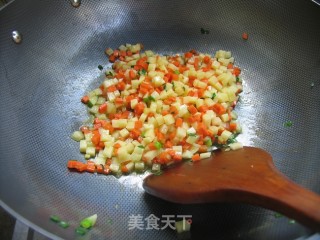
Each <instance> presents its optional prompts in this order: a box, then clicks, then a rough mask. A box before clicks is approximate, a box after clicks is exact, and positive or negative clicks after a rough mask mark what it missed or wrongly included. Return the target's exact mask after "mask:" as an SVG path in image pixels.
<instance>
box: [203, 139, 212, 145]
mask: <svg viewBox="0 0 320 240" xmlns="http://www.w3.org/2000/svg"><path fill="white" fill-rule="evenodd" d="M204 144H205V145H206V146H207V147H211V146H212V141H211V139H208V140H206V141H204Z"/></svg>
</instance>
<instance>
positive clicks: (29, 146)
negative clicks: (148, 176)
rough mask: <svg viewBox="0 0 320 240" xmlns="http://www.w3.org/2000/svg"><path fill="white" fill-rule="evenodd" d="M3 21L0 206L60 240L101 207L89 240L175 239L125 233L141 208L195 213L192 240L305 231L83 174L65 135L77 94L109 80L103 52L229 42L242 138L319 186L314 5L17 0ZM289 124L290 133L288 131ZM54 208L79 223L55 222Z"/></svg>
mask: <svg viewBox="0 0 320 240" xmlns="http://www.w3.org/2000/svg"><path fill="white" fill-rule="evenodd" d="M301 9H304V10H303V11H301ZM0 22H1V23H3V24H1V29H0V41H1V42H0V48H1V49H0V68H1V71H0V77H1V88H0V91H1V95H0V106H1V115H0V120H1V125H0V133H1V136H2V139H1V145H0V153H1V157H0V161H1V169H2V173H1V175H0V199H1V201H0V202H1V205H2V206H3V207H5V208H6V209H7V210H8V211H9V212H10V213H12V214H13V215H14V216H16V217H17V218H19V219H21V220H22V221H23V222H25V223H27V224H29V225H31V226H32V227H33V228H35V229H36V230H38V231H40V232H42V233H45V234H46V235H48V236H50V237H61V238H65V239H70V238H74V237H75V233H74V227H75V226H77V224H78V223H79V221H80V219H82V218H83V217H86V216H90V215H92V214H94V213H97V214H98V222H97V226H96V227H94V228H93V229H92V230H90V232H89V234H88V236H89V237H90V238H91V239H106V238H108V239H137V238H139V239H147V238H150V237H153V238H156V239H176V234H175V232H174V231H173V230H171V229H170V228H166V229H164V230H137V229H135V230H128V221H129V216H130V215H138V214H140V215H142V216H143V217H144V218H146V217H148V216H149V215H150V214H154V215H155V216H157V217H158V218H160V219H163V217H162V216H163V215H166V214H167V215H168V214H169V215H173V216H175V217H177V215H192V222H193V223H192V232H191V235H192V238H193V239H199V237H200V236H201V239H234V238H237V239H257V238H258V239H274V238H283V239H294V238H297V237H300V236H303V235H307V234H309V233H310V232H309V230H308V229H306V228H304V227H302V226H300V225H299V224H294V225H291V224H288V219H286V218H281V219H276V218H275V217H274V213H273V212H272V211H268V210H265V209H261V208H257V207H253V206H247V205H242V204H224V203H221V204H206V205H177V204H172V203H168V202H164V201H162V200H159V199H156V198H153V197H151V196H148V195H146V194H144V191H143V189H142V188H141V181H142V179H143V176H124V177H121V178H119V179H117V178H115V177H113V176H97V175H92V174H87V173H84V174H78V173H74V172H69V171H68V170H67V168H66V162H67V160H68V159H79V160H82V159H83V156H82V155H81V154H80V153H79V150H78V144H77V143H76V142H73V141H72V140H71V139H70V137H69V136H70V134H71V133H72V131H74V130H76V129H78V128H79V127H80V126H81V125H82V124H83V122H84V121H85V120H86V119H87V117H88V115H87V113H86V110H85V107H84V106H83V105H82V104H81V103H80V101H79V100H80V98H81V96H83V95H84V94H85V93H86V92H87V91H89V90H91V89H93V88H94V87H97V86H98V85H99V82H101V81H102V79H103V74H102V73H101V72H100V70H99V69H98V68H97V66H98V65H100V64H101V65H103V66H104V67H107V66H110V65H109V63H108V61H107V58H106V56H105V55H104V49H105V48H106V47H112V48H116V47H118V46H119V45H121V44H124V43H137V42H141V43H143V44H144V46H145V48H146V49H151V50H153V51H155V52H158V53H161V54H167V53H177V52H178V53H182V52H185V51H188V50H190V49H196V50H198V51H200V52H208V53H211V54H213V53H214V51H216V50H219V49H224V50H230V51H232V53H233V55H234V56H235V59H236V64H237V65H238V66H240V67H241V68H242V69H243V72H242V77H243V80H244V92H243V93H242V95H241V100H240V103H239V105H238V106H237V107H236V109H237V112H238V113H239V117H240V121H241V123H242V125H243V128H244V132H243V134H242V135H241V136H240V137H239V140H240V141H242V142H243V143H244V144H245V145H252V146H256V147H261V148H264V149H266V150H267V151H269V152H270V153H271V154H272V156H273V158H274V161H275V164H276V166H277V167H278V168H279V169H280V171H282V172H283V173H284V174H286V175H287V176H288V177H289V178H291V179H292V180H294V181H295V182H297V183H299V184H301V185H303V186H305V187H307V188H309V189H311V190H313V191H315V192H317V193H320V185H319V182H320V176H319V174H318V173H319V171H320V165H319V164H318V156H319V155H320V149H319V147H317V146H318V144H317V141H318V136H319V134H320V128H319V118H320V111H319V103H320V95H319V94H318V93H319V87H320V80H319V75H320V55H319V53H320V42H319V39H320V28H319V22H320V8H319V6H317V5H316V4H314V3H313V2H311V1H298V0H296V1H289V0H288V1H281V2H279V1H267V2H266V1H254V2H252V1H247V0H244V1H228V2H225V1H201V3H200V2H197V1H183V2H182V1H173V2H169V1H143V0H141V1H133V0H132V1H131V0H130V1H122V0H118V1H97V2H96V1H95V2H93V1H83V2H82V4H81V6H80V7H79V8H73V7H72V6H71V5H70V3H69V2H68V1H40V0H39V1H31V0H23V1H22V0H20V1H18V0H16V1H15V2H13V3H11V4H10V5H9V6H8V7H6V8H4V9H3V10H2V11H1V12H0ZM201 28H205V29H208V30H209V34H201V32H200V29H201ZM13 30H18V31H20V32H21V33H22V34H23V40H22V43H21V44H20V45H16V44H14V43H13V42H12V40H11V39H10V34H11V32H12V31H13ZM243 32H247V33H248V34H249V39H248V40H247V41H244V40H243V39H242V38H241V34H242V33H243ZM312 83H313V85H314V86H313V87H311V84H312ZM288 120H290V121H292V122H293V126H292V127H290V128H286V127H284V126H283V123H284V122H286V121H288ZM168 184H172V183H168ZM51 214H55V215H58V216H60V217H61V218H62V219H65V220H69V222H70V223H71V226H72V227H70V228H69V229H66V230H65V229H62V228H59V227H57V225H55V224H53V223H52V222H50V221H49V216H50V215H51ZM144 224H146V222H144Z"/></svg>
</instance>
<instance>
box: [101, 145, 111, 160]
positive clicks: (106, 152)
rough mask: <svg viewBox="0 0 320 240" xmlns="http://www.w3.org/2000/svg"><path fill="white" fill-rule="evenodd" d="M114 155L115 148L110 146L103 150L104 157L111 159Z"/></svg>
mask: <svg viewBox="0 0 320 240" xmlns="http://www.w3.org/2000/svg"><path fill="white" fill-rule="evenodd" d="M112 153H113V146H108V147H105V148H104V149H103V155H104V156H105V157H106V158H111V157H112Z"/></svg>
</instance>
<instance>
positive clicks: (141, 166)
mask: <svg viewBox="0 0 320 240" xmlns="http://www.w3.org/2000/svg"><path fill="white" fill-rule="evenodd" d="M134 169H135V170H136V171H138V172H139V171H143V170H144V162H136V163H134Z"/></svg>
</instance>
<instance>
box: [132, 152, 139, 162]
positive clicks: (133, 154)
mask: <svg viewBox="0 0 320 240" xmlns="http://www.w3.org/2000/svg"><path fill="white" fill-rule="evenodd" d="M130 159H131V160H132V161H134V162H138V161H141V159H142V154H138V153H132V154H131V157H130Z"/></svg>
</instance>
